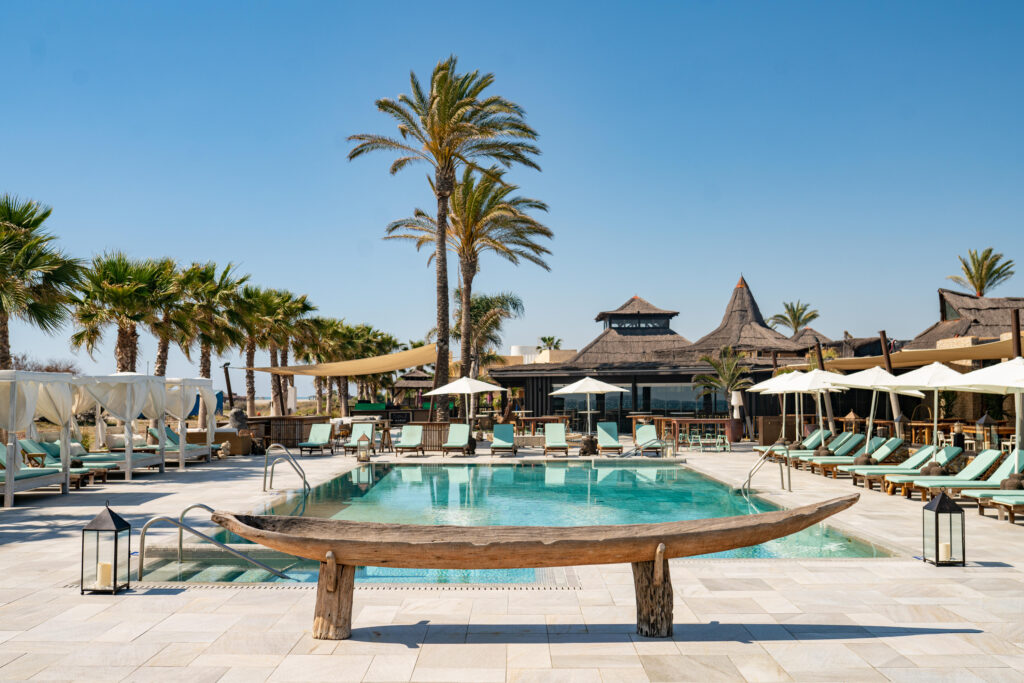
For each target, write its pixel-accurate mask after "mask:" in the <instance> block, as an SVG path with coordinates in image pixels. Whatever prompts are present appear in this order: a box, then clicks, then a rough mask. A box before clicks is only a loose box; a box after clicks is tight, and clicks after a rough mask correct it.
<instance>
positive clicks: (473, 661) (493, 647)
mask: <svg viewBox="0 0 1024 683" xmlns="http://www.w3.org/2000/svg"><path fill="white" fill-rule="evenodd" d="M507 648H508V646H507V645H503V644H492V643H467V644H461V645H449V644H433V643H427V644H424V645H423V646H422V647H421V648H420V653H419V659H418V660H417V662H416V668H417V669H429V668H448V667H453V666H455V665H457V666H458V667H459V668H462V669H499V668H500V669H502V670H503V671H504V669H505V663H506V661H507V660H508V649H507Z"/></svg>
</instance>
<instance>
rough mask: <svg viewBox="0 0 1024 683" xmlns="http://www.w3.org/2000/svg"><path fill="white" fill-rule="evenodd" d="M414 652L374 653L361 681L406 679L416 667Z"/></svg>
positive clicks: (409, 677)
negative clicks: (397, 653)
mask: <svg viewBox="0 0 1024 683" xmlns="http://www.w3.org/2000/svg"><path fill="white" fill-rule="evenodd" d="M416 658H417V655H416V654H406V655H375V656H374V658H373V661H372V662H370V668H369V669H367V671H366V674H365V675H364V676H363V681H367V682H369V681H374V682H385V681H387V682H391V681H408V680H410V679H411V678H412V672H413V669H414V668H415V667H416Z"/></svg>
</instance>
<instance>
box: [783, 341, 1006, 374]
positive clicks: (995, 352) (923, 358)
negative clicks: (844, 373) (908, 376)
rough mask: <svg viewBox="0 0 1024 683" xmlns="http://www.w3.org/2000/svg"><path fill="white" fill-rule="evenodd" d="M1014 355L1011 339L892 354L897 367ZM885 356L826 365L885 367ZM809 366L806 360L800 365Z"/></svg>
mask: <svg viewBox="0 0 1024 683" xmlns="http://www.w3.org/2000/svg"><path fill="white" fill-rule="evenodd" d="M1011 356H1013V346H1012V342H1011V341H1010V340H1009V339H1004V340H1002V341H997V342H989V343H988V344H978V345H977V346H962V347H960V348H955V349H914V350H911V351H896V352H895V353H893V354H891V356H890V357H891V358H892V366H893V367H894V368H914V367H918V366H921V365H928V364H929V363H952V362H955V361H962V360H1001V359H1003V358H1010V357H1011ZM884 365H885V358H884V357H883V356H864V357H861V358H835V359H833V360H826V361H825V367H826V368H828V369H829V370H865V369H867V368H873V367H876V366H884ZM789 367H797V368H806V367H808V365H807V364H806V363H804V364H801V365H796V366H789Z"/></svg>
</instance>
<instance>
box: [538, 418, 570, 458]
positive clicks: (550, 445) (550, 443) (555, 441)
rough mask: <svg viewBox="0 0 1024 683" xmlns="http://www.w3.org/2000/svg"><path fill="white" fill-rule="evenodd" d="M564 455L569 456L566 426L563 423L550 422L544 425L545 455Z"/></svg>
mask: <svg viewBox="0 0 1024 683" xmlns="http://www.w3.org/2000/svg"><path fill="white" fill-rule="evenodd" d="M552 452H554V453H556V454H557V453H558V452H561V453H564V454H565V455H566V457H568V455H569V444H568V443H566V441H565V425H564V424H562V423H561V422H550V423H548V424H546V425H544V455H547V454H548V453H552Z"/></svg>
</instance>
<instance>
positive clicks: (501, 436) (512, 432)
mask: <svg viewBox="0 0 1024 683" xmlns="http://www.w3.org/2000/svg"><path fill="white" fill-rule="evenodd" d="M515 441H516V428H515V425H510V424H500V425H494V440H493V441H492V442H491V449H492V450H493V449H494V448H512V447H513V446H514V445H515Z"/></svg>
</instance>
